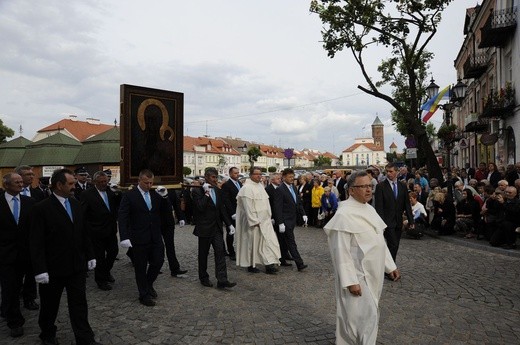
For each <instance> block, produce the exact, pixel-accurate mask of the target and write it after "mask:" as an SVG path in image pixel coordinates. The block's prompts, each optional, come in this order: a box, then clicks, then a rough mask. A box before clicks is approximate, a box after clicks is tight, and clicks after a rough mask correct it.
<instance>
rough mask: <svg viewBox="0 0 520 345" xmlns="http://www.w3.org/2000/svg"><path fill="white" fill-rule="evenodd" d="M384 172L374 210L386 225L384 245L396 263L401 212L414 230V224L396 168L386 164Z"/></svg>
mask: <svg viewBox="0 0 520 345" xmlns="http://www.w3.org/2000/svg"><path fill="white" fill-rule="evenodd" d="M385 171H386V180H385V181H382V182H379V184H378V185H377V187H376V192H375V195H374V198H375V208H376V211H377V213H378V214H379V216H380V217H381V218H382V219H383V221H384V222H385V223H386V226H387V228H386V230H385V232H384V236H385V239H386V245H387V246H388V250H390V254H392V258H393V259H394V261H396V257H397V251H398V249H399V241H400V240H401V231H402V227H403V212H405V213H406V218H408V224H409V227H410V228H411V229H413V228H414V226H415V224H414V218H413V214H412V207H411V205H410V198H409V197H408V189H407V188H406V185H405V184H403V183H401V182H399V181H397V168H396V166H395V165H394V164H393V163H388V164H387V165H386V166H385Z"/></svg>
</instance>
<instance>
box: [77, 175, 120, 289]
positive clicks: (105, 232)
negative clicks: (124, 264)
mask: <svg viewBox="0 0 520 345" xmlns="http://www.w3.org/2000/svg"><path fill="white" fill-rule="evenodd" d="M93 182H94V187H93V188H89V189H87V190H86V191H84V192H83V193H82V194H81V204H82V205H83V208H84V210H85V218H86V220H87V223H88V225H89V231H90V238H91V240H92V246H93V248H94V255H95V257H96V270H95V273H94V279H95V280H96V283H97V285H98V287H99V288H100V289H101V290H105V291H108V290H112V286H111V285H110V283H114V281H115V279H114V277H113V276H112V274H111V273H110V270H111V269H112V267H113V266H114V261H115V259H116V257H117V253H118V252H119V245H118V243H117V211H118V209H119V201H118V198H117V197H116V195H115V193H114V192H112V191H111V190H110V188H108V177H107V175H106V173H104V172H103V171H98V172H96V173H95V174H94V176H93Z"/></svg>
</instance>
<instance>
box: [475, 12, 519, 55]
mask: <svg viewBox="0 0 520 345" xmlns="http://www.w3.org/2000/svg"><path fill="white" fill-rule="evenodd" d="M515 30H516V6H515V7H511V8H507V9H503V10H497V11H494V12H493V13H492V14H491V15H490V16H489V18H488V20H487V21H486V24H484V26H483V27H482V28H481V29H480V44H479V46H478V47H479V48H489V47H503V46H504V45H505V44H506V43H507V42H508V40H509V38H510V37H511V36H513V35H514V33H515Z"/></svg>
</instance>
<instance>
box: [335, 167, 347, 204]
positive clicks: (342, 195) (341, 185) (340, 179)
mask: <svg viewBox="0 0 520 345" xmlns="http://www.w3.org/2000/svg"><path fill="white" fill-rule="evenodd" d="M335 174H336V179H335V180H334V185H335V186H336V188H337V189H338V192H339V199H340V200H346V199H347V197H346V190H345V184H346V183H347V180H346V179H345V174H344V173H343V170H336V172H335Z"/></svg>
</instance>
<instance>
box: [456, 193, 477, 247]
mask: <svg viewBox="0 0 520 345" xmlns="http://www.w3.org/2000/svg"><path fill="white" fill-rule="evenodd" d="M456 209H457V216H456V220H455V231H459V232H462V233H464V234H465V237H466V238H473V237H475V227H476V226H477V224H479V220H480V205H479V204H478V203H477V201H476V200H475V199H474V197H473V192H472V191H471V189H469V188H466V189H464V190H463V191H462V199H461V201H460V202H459V203H458V204H457V207H456Z"/></svg>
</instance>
